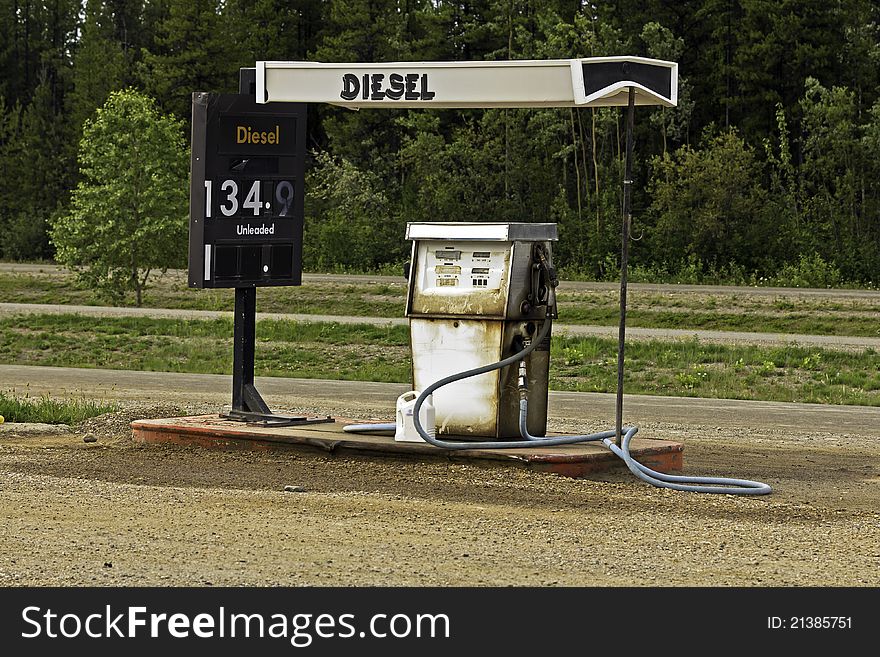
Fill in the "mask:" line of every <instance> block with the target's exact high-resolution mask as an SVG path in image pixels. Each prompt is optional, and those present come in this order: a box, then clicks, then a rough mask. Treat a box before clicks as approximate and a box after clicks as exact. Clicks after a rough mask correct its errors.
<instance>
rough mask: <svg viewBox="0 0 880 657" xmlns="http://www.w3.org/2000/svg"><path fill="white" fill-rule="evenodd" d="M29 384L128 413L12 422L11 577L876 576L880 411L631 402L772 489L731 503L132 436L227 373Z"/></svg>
mask: <svg viewBox="0 0 880 657" xmlns="http://www.w3.org/2000/svg"><path fill="white" fill-rule="evenodd" d="M26 386H27V389H28V390H29V391H30V392H31V394H36V395H38V394H41V393H42V392H44V391H51V392H52V393H53V394H57V395H80V394H87V395H89V396H96V397H98V398H103V399H108V398H112V399H116V400H118V401H119V403H120V404H121V405H122V407H123V410H122V411H120V412H119V413H116V414H113V415H111V416H108V417H103V418H97V419H95V420H92V421H90V422H89V423H87V424H86V426H83V427H79V428H77V429H76V430H74V431H71V432H69V433H60V434H56V435H46V434H43V435H39V434H38V435H29V436H25V435H18V432H16V431H15V430H14V427H13V428H11V427H12V425H8V424H7V425H3V426H5V429H3V430H2V432H0V491H2V494H0V519H2V520H0V522H2V525H0V526H2V529H0V585H9V584H38V585H53V584H60V585H83V584H114V585H137V584H146V585H171V584H175V585H186V584H193V585H207V584H214V585H237V584H254V585H261V584H268V585H271V584H285V585H305V584H315V585H343V586H345V585H388V584H390V585H399V584H400V585H403V584H411V585H420V584H421V585H453V584H454V585H484V584H492V585H507V584H512V585H523V584H534V585H557V584H558V585H599V586H611V585H709V586H724V585H745V586H764V585H816V586H830V585H834V586H837V585H855V586H863V585H870V586H877V585H878V584H880V503H878V502H880V409H871V408H857V407H821V406H808V405H795V404H769V403H749V402H732V401H724V400H675V399H670V398H662V399H661V398H650V397H647V398H645V397H630V398H628V401H627V407H626V408H627V413H626V415H627V420H629V421H634V422H638V423H639V424H640V425H641V427H642V431H641V433H640V435H644V436H649V437H650V436H653V437H657V438H668V439H677V440H682V441H683V442H684V443H685V467H686V470H687V472H689V473H693V474H717V475H731V476H744V477H749V478H753V479H759V480H762V481H766V482H768V483H770V484H771V485H772V486H773V487H774V489H775V492H774V493H773V495H771V496H769V497H764V498H735V497H729V496H712V495H697V494H690V493H677V492H673V491H668V490H660V489H656V488H652V487H650V486H648V485H646V484H643V483H641V482H639V481H637V480H635V479H634V478H633V477H632V475H630V474H629V473H628V472H626V471H621V472H615V473H610V474H606V475H603V476H599V477H596V478H593V479H589V480H570V479H565V478H561V477H557V476H553V475H546V474H538V473H533V472H529V471H524V470H516V469H501V468H490V469H487V468H482V467H476V466H471V465H462V464H456V463H451V462H446V461H435V462H427V463H418V462H412V461H404V460H399V461H398V460H373V459H348V458H346V459H343V458H334V457H330V456H327V455H324V454H319V453H296V454H290V453H271V452H269V453H266V452H217V451H210V450H203V449H186V448H176V447H166V446H161V447H160V446H139V445H134V444H132V443H131V441H130V439H129V436H130V433H129V431H128V422H129V421H130V420H131V419H135V418H139V417H160V416H167V415H172V414H179V413H191V412H213V411H216V410H217V408H218V407H219V406H220V405H222V404H224V403H227V402H228V394H229V393H228V390H229V386H228V380H226V379H225V378H224V377H211V376H202V375H179V374H152V373H137V372H102V371H88V370H65V369H57V368H21V367H16V366H2V367H0V389H2V390H7V389H9V388H12V387H15V388H16V390H18V391H19V392H22V391H23V390H24V389H25V387H26ZM258 386H259V387H260V389H261V390H262V391H263V392H264V394H265V395H266V397H267V398H268V400H269V402H270V404H272V405H275V406H277V407H278V408H285V409H289V410H295V411H307V412H329V413H333V414H335V415H337V416H341V417H352V418H358V419H369V418H376V419H386V418H389V417H390V411H391V409H392V404H393V399H394V397H396V394H398V393H397V391H398V390H399V389H400V390H402V387H401V386H394V385H387V384H355V383H344V382H314V381H297V380H292V379H283V380H269V379H263V380H260V381H258ZM612 408H613V403H612V402H611V399H610V396H607V395H586V394H584V395H581V394H573V393H559V394H557V393H554V394H553V395H551V428H553V429H557V430H562V431H574V430H577V431H584V430H593V429H598V428H604V427H607V426H608V425H609V423H610V420H611V418H612V417H613V412H611V409H612ZM87 431H88V432H92V433H93V434H95V435H96V436H97V437H98V442H96V443H91V444H86V443H84V442H83V441H82V436H83V434H84V432H87ZM285 485H297V486H302V487H303V488H304V489H305V492H301V493H286V492H284V491H283V488H284V486H285Z"/></svg>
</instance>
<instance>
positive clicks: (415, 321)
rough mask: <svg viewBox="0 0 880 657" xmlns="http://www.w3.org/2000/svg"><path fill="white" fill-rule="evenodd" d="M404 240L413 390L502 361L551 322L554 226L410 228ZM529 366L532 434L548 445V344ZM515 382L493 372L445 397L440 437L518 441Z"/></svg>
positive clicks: (439, 397) (438, 410) (440, 404)
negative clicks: (408, 253) (408, 250)
mask: <svg viewBox="0 0 880 657" xmlns="http://www.w3.org/2000/svg"><path fill="white" fill-rule="evenodd" d="M406 237H407V239H409V240H412V243H413V244H412V260H411V268H410V277H409V279H410V281H409V294H408V297H407V306H406V316H407V317H409V326H410V341H411V346H412V362H413V367H412V379H413V389H414V390H424V389H425V388H426V387H427V386H428V385H430V384H431V383H434V382H435V381H437V380H439V379H442V378H444V377H446V376H449V375H451V374H455V373H457V372H461V371H464V370H470V369H473V368H475V367H479V366H482V365H488V364H489V363H493V362H496V361H499V360H502V359H503V358H506V357H508V356H510V355H512V354H514V353H516V352H518V351H521V350H522V349H523V348H524V347H525V346H526V345H528V344H530V343H531V341H532V340H534V339H535V338H536V337H537V332H538V327H539V326H540V323H541V322H543V321H544V320H545V319H547V318H548V301H549V300H550V294H551V289H552V286H551V282H550V280H549V276H548V274H547V271H548V269H549V268H550V267H552V264H551V263H552V254H551V243H552V242H554V241H556V240H557V239H558V237H557V231H556V224H525V223H506V224H501V223H411V224H409V225H408V226H407V233H406ZM542 262H545V263H547V265H548V267H545V266H543V265H542ZM549 270H550V271H552V269H549ZM549 312H550V313H551V314H552V313H553V310H552V309H549ZM551 318H552V317H551ZM528 359H529V367H528V370H527V371H528V374H527V376H528V385H529V389H530V390H531V404H530V406H529V414H528V417H527V426H528V429H529V432H531V433H533V434H535V435H538V436H543V435H544V434H545V433H546V431H547V390H548V388H547V377H548V374H549V370H550V336H549V335H548V336H547V337H546V338H544V339H543V340H542V342H541V344H539V345H537V346H536V347H535V349H534V351H532V352H531V354H530V355H529V357H528ZM517 377H518V373H517V371H516V370H515V369H507V370H505V371H500V370H493V371H491V372H486V373H485V374H481V375H479V376H475V377H472V378H470V379H465V380H462V381H458V382H456V383H452V384H450V385H448V386H445V387H444V388H442V389H441V390H438V391H437V392H436V393H435V394H434V397H433V405H434V412H435V418H436V429H437V435H440V436H443V435H451V436H459V437H464V438H474V439H486V438H497V439H503V438H519V436H520V432H519V393H518V386H517Z"/></svg>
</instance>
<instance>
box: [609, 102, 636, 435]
mask: <svg viewBox="0 0 880 657" xmlns="http://www.w3.org/2000/svg"><path fill="white" fill-rule="evenodd" d="M635 101H636V90H635V88H633V87H630V88H629V103H628V105H627V112H626V155H625V158H626V160H625V164H624V174H623V227H622V228H621V231H620V239H621V246H620V326H619V328H618V332H617V409H616V410H617V413H616V416H615V423H614V431H615V436H614V442H615V443H616V444H617V445H620V444H621V442H622V440H623V437H622V435H621V434H622V432H623V352H624V346H625V345H626V283H627V267H628V265H629V231H630V223H631V222H632V183H633V181H632V151H633V124H634V123H635Z"/></svg>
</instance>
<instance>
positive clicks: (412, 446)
mask: <svg viewBox="0 0 880 657" xmlns="http://www.w3.org/2000/svg"><path fill="white" fill-rule="evenodd" d="M353 423H354V421H351V422H349V421H345V422H343V421H338V420H337V421H336V422H332V423H326V424H311V425H303V426H293V427H264V426H259V425H253V424H245V423H242V422H235V421H230V420H227V419H224V418H222V417H220V416H218V415H195V416H189V417H176V418H165V419H158V420H136V421H135V422H132V423H131V428H132V431H133V436H134V440H135V441H136V442H141V443H172V444H177V445H190V446H200V447H213V448H220V449H289V450H320V451H324V452H329V453H332V454H340V455H346V454H347V455H362V456H363V455H368V456H371V457H377V458H382V457H396V458H400V457H404V458H406V457H408V458H415V459H421V460H428V459H443V460H450V461H457V462H468V463H472V464H474V465H486V466H498V465H501V466H513V467H527V468H531V469H534V470H539V471H545V472H552V473H555V474H559V475H564V476H566V477H583V476H585V475H587V474H590V473H594V472H603V471H606V470H611V469H621V468H626V465H625V464H624V463H623V461H622V460H621V459H620V458H618V457H617V456H615V455H614V454H612V453H611V452H610V451H609V450H608V449H607V448H606V447H605V446H604V445H601V444H597V443H582V444H579V445H560V446H556V447H533V448H522V449H491V450H490V449H480V448H479V443H478V442H475V443H474V449H467V450H454V451H453V450H444V449H441V448H439V447H434V446H433V445H428V444H425V443H409V442H396V441H395V440H394V438H393V437H390V436H381V435H374V434H355V433H345V432H343V429H342V428H343V427H344V426H345V425H346V424H353ZM551 435H553V434H551ZM449 438H450V439H452V440H454V439H455V438H454V437H449ZM630 452H631V453H632V455H633V457H634V458H635V459H636V460H637V461H639V462H641V463H643V464H644V465H646V466H648V467H649V468H652V469H654V470H658V471H660V472H669V471H671V470H681V469H682V467H683V452H684V447H683V445H682V444H681V443H676V442H671V441H667V440H650V439H640V438H634V439H633V441H632V443H631V444H630Z"/></svg>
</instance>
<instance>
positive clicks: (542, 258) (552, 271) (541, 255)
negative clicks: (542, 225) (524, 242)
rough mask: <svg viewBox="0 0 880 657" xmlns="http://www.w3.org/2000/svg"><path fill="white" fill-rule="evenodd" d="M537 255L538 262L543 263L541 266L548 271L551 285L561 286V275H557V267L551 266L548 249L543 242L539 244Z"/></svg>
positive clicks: (548, 280)
mask: <svg viewBox="0 0 880 657" xmlns="http://www.w3.org/2000/svg"><path fill="white" fill-rule="evenodd" d="M535 255H537V256H538V262H539V263H541V267H542V268H543V269H544V271H545V272H546V273H547V282H548V283H550V286H551V287H554V288H555V287H559V276H557V275H556V268H555V267H553V266H551V265H550V262H549V261H548V260H547V250H546V249H545V248H544V245H543V244H539V245H538V248H537V249H535Z"/></svg>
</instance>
